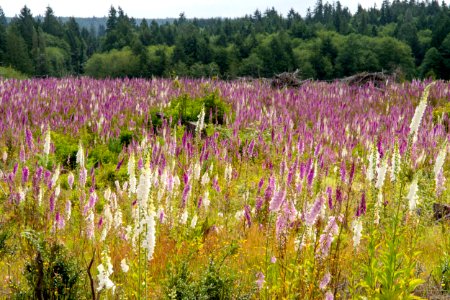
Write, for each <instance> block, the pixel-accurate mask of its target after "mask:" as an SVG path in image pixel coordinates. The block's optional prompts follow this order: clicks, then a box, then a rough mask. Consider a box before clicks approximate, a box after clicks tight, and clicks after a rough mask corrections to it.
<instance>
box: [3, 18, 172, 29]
mask: <svg viewBox="0 0 450 300" xmlns="http://www.w3.org/2000/svg"><path fill="white" fill-rule="evenodd" d="M43 18H44V17H43V16H41V15H38V16H36V19H40V20H43ZM11 19H12V18H11V17H6V20H7V22H8V23H9V22H10V21H11ZM58 19H60V20H61V21H62V22H63V23H66V22H67V21H68V20H69V17H58ZM75 20H76V21H77V23H78V25H80V27H81V28H83V27H84V28H86V29H89V28H91V26H93V27H94V28H95V30H96V31H97V32H98V29H99V28H100V26H104V27H106V21H107V20H108V17H92V18H77V17H75ZM134 20H135V22H136V24H137V25H139V24H140V23H141V22H142V20H143V19H134ZM146 20H147V22H148V23H150V22H152V21H156V23H158V25H164V24H166V23H169V24H170V23H173V21H174V20H175V19H174V18H165V19H146Z"/></svg>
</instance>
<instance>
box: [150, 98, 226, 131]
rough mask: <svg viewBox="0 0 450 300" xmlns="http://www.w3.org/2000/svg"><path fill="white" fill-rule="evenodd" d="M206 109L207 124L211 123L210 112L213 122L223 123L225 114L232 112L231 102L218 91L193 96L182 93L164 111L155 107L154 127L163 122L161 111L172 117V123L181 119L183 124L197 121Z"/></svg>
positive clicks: (153, 111) (153, 115)
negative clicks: (201, 95)
mask: <svg viewBox="0 0 450 300" xmlns="http://www.w3.org/2000/svg"><path fill="white" fill-rule="evenodd" d="M202 108H204V109H205V124H209V123H210V120H209V113H210V112H212V116H213V118H212V120H211V121H212V123H218V124H223V123H224V119H223V117H224V114H228V113H229V112H230V109H231V107H230V104H228V103H227V102H226V101H225V100H224V99H223V98H221V97H220V96H219V93H218V91H214V92H208V93H206V95H205V96H203V97H197V98H192V97H191V96H189V95H188V94H182V95H181V96H179V97H176V98H175V99H172V100H171V102H170V105H169V107H167V108H165V109H164V110H163V111H160V110H159V109H153V110H152V111H151V120H152V124H153V126H154V127H159V126H161V124H162V118H161V117H160V116H159V115H160V114H161V113H162V115H163V117H164V118H165V119H167V120H169V119H172V123H176V122H178V121H181V123H182V124H186V123H187V122H196V121H197V120H198V116H199V114H200V112H201V110H202Z"/></svg>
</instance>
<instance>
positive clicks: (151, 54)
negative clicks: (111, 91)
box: [0, 0, 450, 80]
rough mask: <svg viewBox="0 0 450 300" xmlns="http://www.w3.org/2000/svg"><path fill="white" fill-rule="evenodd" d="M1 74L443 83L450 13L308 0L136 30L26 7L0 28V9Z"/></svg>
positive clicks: (121, 17) (417, 5)
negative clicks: (363, 75)
mask: <svg viewBox="0 0 450 300" xmlns="http://www.w3.org/2000/svg"><path fill="white" fill-rule="evenodd" d="M0 65H2V66H10V67H13V68H14V69H16V70H19V71H21V72H23V73H25V74H28V75H30V76H56V77H62V76H70V75H75V76H77V75H88V76H93V77H97V78H105V77H152V76H157V77H161V76H173V75H177V76H189V77H206V76H207V77H212V76H217V77H221V78H236V77H242V76H251V77H271V76H273V75H274V74H276V73H279V72H283V71H293V70H295V69H299V70H300V73H301V76H302V77H304V78H314V79H321V80H329V79H333V78H339V77H344V76H349V75H352V74H355V73H358V72H362V71H369V72H376V71H384V72H388V73H390V72H397V73H399V74H401V75H402V76H404V78H407V79H411V78H416V77H421V78H424V77H433V78H442V79H449V78H450V7H449V6H448V5H447V4H446V3H445V2H442V3H439V2H438V1H434V0H433V1H428V0H427V1H422V2H419V1H415V0H409V1H406V0H403V1H400V0H394V1H393V2H392V3H391V2H390V1H389V0H384V1H383V3H382V5H381V7H380V8H377V7H376V6H373V7H371V8H369V9H364V8H362V7H361V6H358V9H357V11H356V12H355V13H354V14H352V13H351V12H350V11H349V9H348V8H347V7H343V6H342V5H341V3H340V2H339V1H337V2H336V3H334V4H333V5H332V4H329V3H328V2H326V3H324V2H323V1H322V0H317V2H316V4H315V6H314V8H313V9H308V11H307V13H306V15H305V16H304V17H302V16H301V15H300V14H299V13H298V12H296V11H294V10H293V9H291V10H290V11H289V13H288V14H287V16H285V17H284V16H282V15H281V14H280V13H279V12H277V11H276V10H275V8H270V9H267V10H266V11H265V12H261V11H259V10H256V11H255V12H254V13H253V14H251V15H245V16H244V17H240V18H210V19H197V18H194V19H188V18H186V16H185V15H184V14H183V13H182V14H180V16H179V18H177V19H175V20H174V21H173V22H166V23H164V24H158V23H157V22H156V21H155V20H153V21H147V20H145V19H143V20H141V21H140V22H137V21H136V20H135V19H134V18H131V17H129V16H128V15H127V14H126V13H125V12H124V11H123V10H122V9H121V8H120V7H118V8H117V9H116V8H115V7H113V6H111V8H110V10H109V12H108V19H107V22H106V26H100V27H97V28H96V27H94V26H91V27H90V28H86V27H81V26H80V25H79V24H78V23H77V21H76V20H75V18H73V17H72V18H69V19H66V21H64V22H63V21H62V19H61V18H58V17H56V16H55V13H54V11H53V10H52V8H51V7H47V9H46V12H45V15H44V16H43V18H36V17H33V15H32V13H31V11H30V9H29V8H27V7H26V6H25V7H23V8H22V9H21V11H20V14H19V15H18V16H16V17H14V18H12V19H11V21H10V22H7V20H6V17H5V15H4V13H3V10H2V9H1V7H0Z"/></svg>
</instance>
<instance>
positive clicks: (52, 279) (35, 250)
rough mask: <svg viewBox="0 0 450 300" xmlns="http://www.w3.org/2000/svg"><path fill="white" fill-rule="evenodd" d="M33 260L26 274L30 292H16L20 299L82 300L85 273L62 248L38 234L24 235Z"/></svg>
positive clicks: (29, 262)
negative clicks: (80, 293)
mask: <svg viewBox="0 0 450 300" xmlns="http://www.w3.org/2000/svg"><path fill="white" fill-rule="evenodd" d="M22 237H23V238H24V239H25V240H26V242H27V243H28V246H29V248H30V253H31V255H30V256H31V257H30V260H29V261H28V263H27V264H26V265H25V269H24V274H25V278H26V279H27V283H28V289H27V290H19V291H16V294H15V297H16V298H17V299H27V298H28V299H29V298H35V299H79V294H78V293H79V291H80V288H81V285H80V284H81V280H80V279H81V270H80V268H79V265H78V264H77V263H76V262H75V261H74V260H73V259H72V258H70V257H69V256H68V255H67V253H66V252H65V249H64V247H63V246H62V245H60V244H58V243H56V242H48V241H46V240H44V239H43V238H42V237H41V236H39V235H37V234H36V233H34V232H31V231H28V232H24V233H23V234H22Z"/></svg>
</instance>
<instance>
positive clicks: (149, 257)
mask: <svg viewBox="0 0 450 300" xmlns="http://www.w3.org/2000/svg"><path fill="white" fill-rule="evenodd" d="M449 139H450V84H449V83H448V82H443V81H438V82H421V81H413V82H410V83H402V84H395V83H386V85H385V86H382V87H375V86H373V85H367V86H364V87H354V86H348V85H345V84H342V83H339V82H335V83H323V82H309V83H306V84H304V85H303V86H302V87H300V88H298V89H282V90H277V89H271V87H270V85H269V84H267V83H265V82H262V81H261V82H260V81H254V82H241V81H232V82H224V81H218V80H187V79H180V80H178V79H172V80H171V79H153V80H140V79H132V80H131V79H130V80H129V79H123V80H93V79H88V78H67V79H32V80H15V79H10V80H5V79H4V80H0V297H1V298H14V299H29V298H35V299H420V298H433V299H448V298H449V297H450V235H449V223H448V220H447V215H449V214H450V206H446V204H450V192H449V186H450V184H449V181H448V180H447V181H446V178H447V177H449V175H450V163H449V158H448V155H447V154H448V152H449V150H450V146H449Z"/></svg>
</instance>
